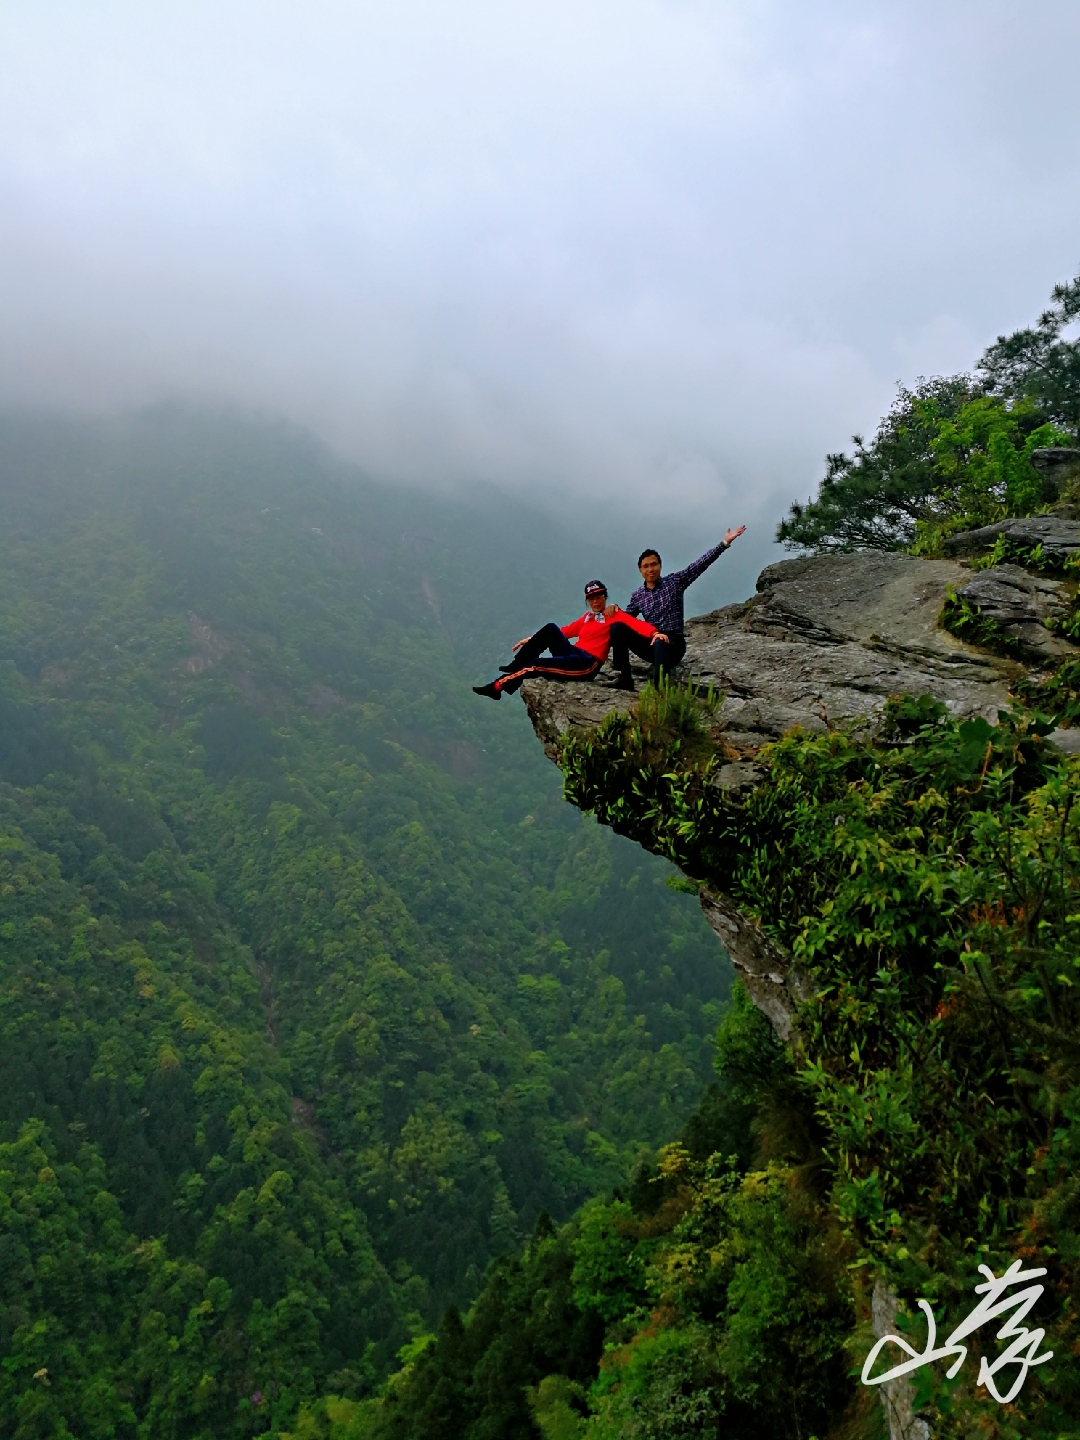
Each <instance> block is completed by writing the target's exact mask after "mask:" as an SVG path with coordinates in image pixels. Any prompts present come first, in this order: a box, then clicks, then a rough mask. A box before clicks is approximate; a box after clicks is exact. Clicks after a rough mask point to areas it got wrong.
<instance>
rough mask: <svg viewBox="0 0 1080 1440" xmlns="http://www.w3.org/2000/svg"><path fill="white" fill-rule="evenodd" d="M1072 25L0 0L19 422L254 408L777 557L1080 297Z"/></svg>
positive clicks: (757, 7)
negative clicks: (827, 459) (831, 483)
mask: <svg viewBox="0 0 1080 1440" xmlns="http://www.w3.org/2000/svg"><path fill="white" fill-rule="evenodd" d="M1078 41H1080V11H1078V10H1077V9H1076V7H1075V6H1073V5H1069V4H1066V3H1064V0H1061V3H1057V0H1045V3H1034V4H1030V5H1026V6H1023V7H1020V6H1017V5H1015V4H1009V3H1005V0H980V3H978V4H975V3H969V0H955V3H952V4H950V5H947V6H941V5H933V4H929V3H923V0H909V3H902V4H898V3H879V4H876V5H874V6H872V7H868V6H865V5H859V4H853V3H844V0H825V3H817V4H813V5H805V4H799V3H795V0H777V3H750V0H741V3H740V0H735V3H732V0H726V3H717V0H711V3H698V0H683V3H658V0H620V3H618V4H615V3H612V0H588V3H584V4H582V3H572V4H571V3H565V0H547V3H545V4H543V5H539V4H526V5H516V6H505V5H498V4H495V3H492V0H462V3H459V4H456V5H452V6H451V5H446V4H433V3H430V0H399V3H397V4H395V5H393V6H382V5H379V6H377V5H373V4H368V3H349V4H346V3H341V0H308V3H305V4H303V5H301V4H298V3H295V0H293V3H288V0H260V3H258V4H256V3H254V0H226V3H224V4H223V3H221V0H215V3H213V4H211V3H209V0H185V3H184V4H182V5H181V4H176V3H165V4H159V5H155V6H152V7H147V6H143V5H137V4H132V3H125V0H115V3H105V0H98V3H92V4H89V5H80V6H74V5H70V4H62V3H58V0H38V3H36V4H34V5H33V6H27V5H18V4H8V5H6V6H4V7H3V9H2V10H0V81H2V83H0V197H2V200H0V203H2V205H3V208H4V213H5V224H4V226H3V227H2V231H0V256H2V275H0V287H2V288H0V304H2V306H3V313H4V317H5V318H4V326H3V335H4V338H3V343H2V353H0V401H2V402H3V403H5V404H8V405H10V404H16V405H18V404H25V403H29V404H32V405H34V406H45V407H59V408H65V407H69V408H76V409H90V410H98V411H111V410H115V409H120V408H125V407H128V408H130V407H134V406H140V405H144V404H148V403H154V402H157V401H160V400H162V399H165V398H180V399H181V400H185V401H194V402H198V403H204V402H211V403H213V404H220V403H228V404H232V403H239V404H240V405H242V406H246V407H256V408H260V409H263V410H265V411H268V412H270V413H271V414H281V415H284V416H286V417H288V418H290V419H292V420H294V421H297V422H299V423H301V424H304V425H307V426H310V427H311V428H313V429H314V430H315V431H316V432H317V433H318V434H320V435H321V436H323V437H324V438H325V439H327V440H328V441H329V442H330V443H331V444H332V445H334V446H335V447H337V448H338V449H340V450H341V451H342V452H344V453H345V454H346V455H347V456H349V457H350V458H352V459H355V460H357V461H359V462H360V463H361V464H363V465H364V466H365V467H366V468H367V469H368V470H369V471H370V472H371V473H372V474H374V475H377V476H379V477H382V478H385V479H389V480H402V481H409V482H414V483H421V484H424V485H435V486H446V485H455V484H458V483H460V482H463V481H471V480H482V481H486V482H493V483H495V484H497V485H499V486H503V487H506V488H507V489H511V490H515V491H518V492H528V493H530V494H531V496H532V497H533V498H534V500H536V501H538V502H540V503H542V504H544V505H552V506H553V505H556V504H560V503H572V502H571V497H572V496H573V495H574V493H575V492H580V489H581V487H582V486H586V487H589V488H590V489H594V487H596V486H598V485H602V486H608V485H615V486H617V487H618V493H619V494H620V496H621V497H622V499H623V501H624V503H625V506H626V508H627V510H628V512H629V514H630V515H631V516H637V515H641V514H644V515H651V514H655V513H656V510H657V506H658V498H659V497H662V498H663V501H664V503H665V504H670V503H678V504H679V505H680V506H682V507H683V509H684V513H685V519H686V531H685V534H686V537H687V538H686V544H687V545H689V544H690V543H691V541H690V538H689V537H690V536H691V535H692V532H693V531H694V530H695V529H696V528H697V527H698V526H702V525H703V526H710V527H711V526H714V525H715V523H716V517H717V516H720V517H722V518H723V519H730V520H732V521H735V520H744V519H745V520H747V521H749V522H751V524H752V526H753V525H754V522H757V524H756V527H755V528H756V544H757V545H758V546H759V547H764V546H765V544H766V542H767V539H768V538H769V536H770V535H771V529H772V525H773V523H774V522H775V517H776V515H777V513H778V511H779V510H780V509H781V508H782V507H783V506H784V505H786V503H787V502H788V501H789V500H790V499H792V498H795V497H804V496H805V495H807V494H808V493H809V492H810V490H811V489H812V487H813V485H814V483H815V481H816V479H817V478H818V476H819V474H820V471H821V457H822V455H823V453H824V452H825V451H826V450H829V449H836V448H839V447H841V446H842V445H844V444H845V443H846V440H847V437H848V436H849V435H850V433H851V432H852V431H853V430H856V429H863V428H868V427H872V425H873V423H874V421H875V418H876V417H877V416H878V415H879V414H880V413H881V412H882V410H883V408H884V407H885V406H886V405H887V403H888V401H889V398H890V394H891V391H892V387H893V385H894V383H895V382H896V380H897V379H900V378H903V379H907V380H911V379H913V378H914V377H915V376H917V375H919V374H920V373H927V374H929V373H934V372H935V371H939V370H943V369H956V368H959V367H963V366H965V365H969V364H971V363H972V362H973V361H974V359H975V358H976V357H977V356H978V354H979V352H980V351H981V349H982V348H983V346H984V345H985V344H986V343H987V342H988V341H990V340H992V339H993V337H994V335H995V334H997V333H998V332H999V331H1001V330H1002V329H1003V328H1008V327H1011V326H1012V325H1014V324H1020V323H1023V322H1025V321H1027V320H1028V319H1030V318H1031V317H1032V316H1033V315H1034V314H1036V313H1037V312H1038V310H1039V308H1040V307H1041V305H1042V304H1043V302H1044V300H1045V297H1046V296H1047V294H1048V292H1049V289H1050V286H1051V285H1052V283H1053V282H1054V281H1056V280H1061V279H1064V278H1067V277H1068V276H1069V275H1070V274H1072V273H1074V272H1075V270H1076V268H1077V262H1078V259H1080V239H1078V233H1080V226H1078V222H1080V185H1078V184H1077V178H1078V176H1077V171H1078V167H1080V161H1078V154H1077V149H1076V144H1075V138H1076V133H1077V121H1078V119H1080V87H1077V85H1076V83H1075V76H1076V69H1077V60H1076V55H1077V53H1078V44H1077V42H1078ZM587 509H588V510H589V511H591V513H590V514H587V516H586V518H583V519H582V521H581V523H583V524H585V525H595V524H599V523H600V520H601V510H600V507H596V506H591V507H587ZM665 523H666V522H665ZM671 523H672V525H674V522H671ZM665 533H675V532H674V530H672V529H670V527H669V529H668V530H667V531H665ZM681 534H682V532H680V535H681ZM752 540H754V535H753V533H752V535H751V537H750V540H748V542H747V545H746V547H745V549H746V552H747V563H749V560H750V558H751V554H752V553H753V554H755V555H757V554H759V553H760V552H759V551H753V548H752V545H751V543H750V541H752ZM679 543H680V544H681V543H683V542H682V539H681V538H680V540H679ZM734 573H735V572H734V571H732V572H731V574H732V575H734Z"/></svg>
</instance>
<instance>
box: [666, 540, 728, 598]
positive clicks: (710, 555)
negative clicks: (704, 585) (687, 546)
mask: <svg viewBox="0 0 1080 1440" xmlns="http://www.w3.org/2000/svg"><path fill="white" fill-rule="evenodd" d="M745 529H746V526H745V525H740V526H739V528H738V529H737V530H728V531H727V532H726V533H725V535H724V538H723V540H721V541H720V544H719V545H714V546H713V547H712V549H711V550H706V551H705V554H704V555H702V556H700V557H699V558H698V559H697V560H694V561H693V562H692V563H691V564H689V565H687V567H686V569H685V570H676V571H675V573H674V574H673V575H671V576H670V577H669V578H670V579H672V580H674V581H675V582H676V584H677V585H678V586H679V589H680V590H685V589H686V587H687V586H688V585H692V584H693V583H694V581H695V580H696V579H697V578H698V576H699V575H703V574H704V573H705V571H706V570H707V569H708V568H709V566H710V565H711V564H712V563H713V561H714V560H719V558H720V556H721V555H722V554H723V553H724V551H725V550H728V549H730V547H731V544H732V542H733V541H735V540H737V539H738V538H739V536H740V535H741V534H742V533H743V531H744V530H745Z"/></svg>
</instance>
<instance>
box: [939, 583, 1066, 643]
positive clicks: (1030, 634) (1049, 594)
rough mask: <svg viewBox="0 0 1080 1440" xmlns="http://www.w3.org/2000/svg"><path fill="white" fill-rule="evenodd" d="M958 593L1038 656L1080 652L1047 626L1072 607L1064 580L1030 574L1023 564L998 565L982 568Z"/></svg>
mask: <svg viewBox="0 0 1080 1440" xmlns="http://www.w3.org/2000/svg"><path fill="white" fill-rule="evenodd" d="M957 594H958V595H959V596H960V597H961V598H962V599H964V600H967V601H968V602H969V604H971V605H975V606H977V607H978V609H979V611H980V612H981V613H982V615H983V616H984V617H985V618H986V619H988V620H993V621H995V622H996V623H997V624H998V625H1000V626H1001V628H1002V629H1003V630H1004V631H1005V633H1006V634H1007V635H1009V636H1011V637H1012V638H1013V639H1014V640H1017V641H1019V642H1020V644H1021V645H1023V647H1024V649H1025V650H1026V651H1027V652H1028V653H1029V654H1030V655H1031V656H1032V658H1034V659H1049V660H1053V659H1058V658H1059V657H1063V656H1065V655H1070V654H1072V655H1075V654H1076V653H1077V652H1076V648H1075V646H1073V645H1070V644H1069V642H1068V641H1067V640H1062V639H1060V638H1059V637H1058V636H1056V635H1053V634H1051V633H1050V631H1049V630H1047V628H1046V622H1047V621H1048V620H1052V619H1056V618H1058V617H1059V616H1063V615H1064V614H1065V612H1066V610H1067V608H1068V601H1069V594H1068V587H1067V586H1066V585H1065V584H1064V583H1063V582H1062V581H1060V580H1047V579H1045V578H1043V577H1042V576H1040V575H1030V574H1028V572H1027V571H1026V570H1024V569H1023V568H1022V567H1021V566H1020V565H995V566H994V568H993V569H992V570H982V571H980V573H979V574H978V575H976V576H975V578H974V580H972V581H970V582H969V583H968V584H967V585H965V586H964V588H963V589H962V590H959V591H957Z"/></svg>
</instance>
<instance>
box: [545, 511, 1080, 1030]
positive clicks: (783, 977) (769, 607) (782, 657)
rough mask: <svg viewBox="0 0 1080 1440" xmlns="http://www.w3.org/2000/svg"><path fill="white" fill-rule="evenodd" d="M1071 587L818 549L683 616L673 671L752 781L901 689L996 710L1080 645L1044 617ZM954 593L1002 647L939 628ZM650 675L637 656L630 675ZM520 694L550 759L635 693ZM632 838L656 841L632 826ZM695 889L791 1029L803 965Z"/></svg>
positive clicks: (969, 715) (1062, 525)
mask: <svg viewBox="0 0 1080 1440" xmlns="http://www.w3.org/2000/svg"><path fill="white" fill-rule="evenodd" d="M1058 531H1060V532H1061V533H1060V534H1058V533H1057V532H1058ZM973 535H974V536H976V537H977V539H979V540H982V539H983V538H984V537H982V536H981V535H979V534H978V532H973ZM1055 539H1056V540H1057V542H1058V544H1059V547H1060V546H1065V547H1066V549H1067V550H1068V553H1069V554H1072V553H1074V552H1075V550H1076V548H1077V547H1080V525H1078V524H1077V523H1076V522H1072V521H1064V520H1063V521H1059V522H1058V523H1057V526H1056V530H1055ZM953 548H954V549H955V550H962V549H963V548H964V545H963V537H956V539H955V540H954V541H953ZM972 548H974V547H972ZM1072 588H1073V587H1071V586H1070V585H1069V584H1068V583H1067V582H1066V581H1064V580H1060V579H1047V578H1044V577H1041V576H1039V575H1032V574H1029V573H1028V572H1027V571H1026V570H1025V569H1024V568H1023V567H1021V566H1017V565H1012V564H1001V565H997V566H994V567H991V568H984V569H982V570H979V571H975V572H973V570H972V568H971V566H970V564H969V563H968V562H966V561H965V560H963V559H957V558H952V559H937V560H928V559H919V558H916V557H914V556H910V555H902V554H897V553H889V552H866V551H863V552H857V553H854V554H846V555H818V556H811V557H805V558H798V559H792V560H782V561H780V562H779V563H777V564H774V565H770V566H768V567H767V568H766V569H765V570H763V571H762V573H761V575H760V576H759V577H758V581H757V593H756V594H755V595H754V596H752V597H751V598H750V599H749V600H746V601H744V602H742V603H740V604H735V605H727V606H725V607H723V608H722V609H720V610H715V611H712V612H711V613H710V614H707V615H700V616H698V617H696V618H695V619H693V620H691V621H690V622H689V624H688V626H687V654H686V660H685V662H684V665H683V667H682V669H681V672H680V675H681V677H682V678H689V677H693V678H694V679H696V680H698V681H699V682H700V683H701V684H703V685H708V686H712V687H714V689H715V690H716V691H717V692H719V693H720V695H722V697H723V700H722V704H721V705H720V706H719V708H718V709H717V711H716V713H715V717H714V719H713V722H712V727H711V728H712V734H713V738H714V740H715V743H716V747H717V750H718V751H719V753H720V755H721V757H722V762H723V763H721V764H720V765H719V766H718V768H717V769H716V772H715V776H714V779H713V782H712V783H714V784H716V785H718V786H719V787H720V788H721V789H723V790H727V791H729V792H732V793H733V794H736V795H737V794H740V793H745V792H746V791H747V790H750V789H752V788H753V787H754V786H755V785H756V783H757V781H758V780H759V778H760V776H761V774H762V773H763V772H762V768H761V766H760V765H759V763H758V762H757V759H756V757H757V755H758V752H759V751H760V749H761V747H762V746H763V745H766V744H768V743H769V742H771V741H775V740H778V739H779V738H780V737H781V736H782V735H783V734H785V733H786V732H788V731H790V730H791V729H792V728H793V727H796V726H798V727H800V729H801V730H803V731H804V732H810V733H815V732H816V733H824V732H826V731H828V730H830V729H832V728H833V727H835V726H837V725H838V724H841V723H850V722H852V721H858V720H861V719H865V720H867V721H868V722H871V721H873V720H874V719H875V718H876V717H878V716H880V715H881V713H882V711H883V710H884V708H885V705H886V703H887V701H888V700H889V699H890V698H891V697H894V696H899V695H910V696H916V697H918V696H924V695H928V696H931V697H932V698H933V699H934V700H937V701H939V702H941V703H943V704H944V705H945V707H946V709H947V711H948V712H949V714H950V715H952V716H953V717H954V718H955V719H958V720H970V719H977V718H981V719H983V720H986V721H988V722H990V723H991V724H992V723H994V722H995V721H996V719H997V715H998V712H999V711H1001V710H1004V709H1007V708H1008V706H1009V704H1010V686H1011V685H1012V684H1013V683H1014V682H1015V681H1016V680H1017V679H1019V678H1020V677H1022V676H1025V675H1028V674H1031V673H1033V671H1034V669H1035V668H1036V667H1038V665H1039V664H1041V663H1044V662H1047V661H1051V660H1056V659H1059V658H1063V657H1067V656H1069V655H1076V656H1080V649H1078V648H1077V647H1076V646H1074V645H1072V644H1071V643H1070V642H1069V641H1068V640H1066V639H1063V638H1061V637H1060V636H1059V635H1057V634H1054V633H1053V632H1052V630H1051V629H1048V628H1047V621H1048V620H1052V619H1053V618H1054V617H1055V616H1059V615H1061V614H1064V613H1065V612H1066V610H1067V608H1068V605H1069V601H1070V598H1071V591H1072ZM953 597H959V598H960V599H961V600H965V601H967V602H968V604H969V606H970V607H971V609H972V611H973V612H974V613H976V614H978V615H979V616H980V617H982V618H983V619H984V620H985V621H987V622H989V623H992V624H994V625H995V626H996V627H997V631H998V632H999V633H1000V635H1001V636H1003V637H1004V639H1005V640H1006V642H1007V645H1006V646H1005V649H1006V653H1005V654H998V653H992V652H991V651H989V650H987V649H983V648H981V647H979V646H977V645H974V644H969V643H966V642H965V641H964V640H962V639H959V638H957V637H956V636H955V635H953V634H951V633H949V631H948V630H946V629H944V628H943V626H942V624H941V618H942V614H943V611H944V610H945V608H946V604H947V602H949V601H950V600H953ZM953 603H955V600H953ZM1009 650H1011V651H1012V653H1011V654H1010V653H1008V652H1009ZM1018 657H1023V658H1018ZM647 674H648V670H647V667H646V666H644V665H641V666H640V667H639V669H638V678H639V681H641V680H644V679H645V677H646V676H647ZM521 693H522V698H523V699H524V701H525V705H526V708H527V709H528V712H529V718H530V720H531V721H532V724H533V728H534V729H535V731H536V733H537V735H538V737H539V738H540V740H541V741H542V743H543V745H544V747H545V750H546V751H547V753H548V755H549V756H550V757H551V758H552V759H553V760H557V759H558V757H559V753H560V747H561V743H562V740H563V737H564V736H565V735H566V734H567V733H568V732H575V731H577V732H581V731H587V730H589V729H592V728H595V727H596V726H598V725H599V724H600V723H601V722H602V721H603V720H604V719H605V718H606V717H607V716H608V715H610V714H612V713H613V712H617V713H626V712H628V711H630V710H631V708H632V707H633V706H634V704H635V703H636V701H635V696H634V695H632V694H630V693H628V692H626V691H621V690H617V689H616V688H615V676H614V674H613V673H611V672H610V670H605V671H602V672H601V674H600V676H599V677H598V678H597V679H596V680H593V681H591V682H588V683H582V684H574V683H571V684H555V683H552V682H550V681H544V680H532V681H529V682H527V683H526V684H525V685H524V686H523V687H522V692H521ZM1051 738H1052V739H1053V740H1054V741H1055V742H1057V743H1059V744H1060V746H1061V748H1063V749H1068V750H1073V749H1076V748H1080V747H1078V746H1077V745H1076V743H1075V742H1076V741H1078V740H1080V731H1071V730H1070V731H1061V730H1058V731H1055V732H1054V733H1053V736H1052V737H1051ZM615 828H616V829H618V828H619V826H618V825H617V824H616V826H615ZM633 835H634V838H635V839H637V840H638V841H639V842H640V843H642V844H644V845H645V846H646V848H652V847H651V846H650V845H649V841H648V836H647V835H646V836H643V834H642V832H641V829H640V828H637V829H635V830H634V832H633ZM699 891H700V898H701V904H702V908H703V910H704V912H705V915H706V918H707V919H708V921H709V923H710V925H711V926H712V927H713V929H714V930H715V931H716V933H717V935H718V936H719V937H720V939H721V941H722V943H723V945H724V947H725V949H726V950H727V952H728V954H729V955H730V957H731V959H732V962H733V964H734V965H735V967H736V969H737V970H738V971H739V972H740V974H741V976H742V978H743V981H744V983H745V984H746V986H747V989H748V990H749V992H750V994H751V995H752V997H753V999H754V1001H755V1003H756V1004H757V1005H758V1007H759V1008H760V1009H761V1010H762V1011H763V1012H764V1013H765V1014H766V1015H767V1016H768V1017H769V1019H770V1021H771V1022H772V1024H773V1027H774V1029H775V1030H776V1032H777V1034H778V1035H779V1036H780V1038H781V1039H784V1040H786V1039H788V1038H789V1035H790V1033H791V1027H792V1022H793V1016H794V1009H795V1004H796V1003H797V1001H798V1000H799V999H800V998H801V996H802V994H803V993H804V990H805V984H804V982H803V980H802V979H801V977H800V974H799V972H798V969H797V967H795V966H793V965H792V963H791V959H790V957H789V956H788V955H786V954H785V953H784V952H783V950H782V949H781V948H780V947H779V946H778V945H777V944H776V942H775V941H774V940H772V939H771V938H770V937H769V936H768V935H767V934H766V933H765V932H764V931H763V930H762V929H761V927H760V926H759V925H758V924H756V923H755V922H754V921H753V920H752V919H750V918H749V917H748V916H747V915H746V914H744V913H743V912H742V911H741V910H740V909H739V907H738V906H736V905H735V903H734V902H733V901H732V900H731V898H730V897H729V896H728V895H727V893H726V892H725V891H724V890H722V889H719V888H716V887H715V886H714V885H712V884H710V883H705V884H702V883H700V878H699Z"/></svg>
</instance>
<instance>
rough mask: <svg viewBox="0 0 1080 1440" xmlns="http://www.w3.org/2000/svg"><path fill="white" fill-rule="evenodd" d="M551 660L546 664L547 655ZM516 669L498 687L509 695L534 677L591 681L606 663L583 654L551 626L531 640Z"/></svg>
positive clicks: (527, 642)
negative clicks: (545, 654)
mask: <svg viewBox="0 0 1080 1440" xmlns="http://www.w3.org/2000/svg"><path fill="white" fill-rule="evenodd" d="M545 650H546V651H547V652H548V654H549V655H550V657H551V658H550V659H548V660H543V659H541V656H542V655H543V653H544V651H545ZM514 661H515V664H514V668H513V670H511V671H510V673H509V674H508V675H504V676H502V677H501V678H500V679H499V680H496V682H495V683H496V685H497V686H498V687H499V689H500V690H502V691H504V692H505V693H506V694H507V695H513V693H514V691H515V690H520V689H521V685H522V681H524V680H527V679H528V678H529V676H530V675H544V676H546V677H547V679H549V680H591V679H592V677H593V676H594V675H595V674H596V672H597V671H598V670H599V669H600V666H601V665H602V664H603V663H604V662H603V661H602V660H598V659H597V658H596V656H595V655H588V654H586V652H585V651H584V650H579V649H578V648H577V646H576V645H571V643H570V641H569V640H568V639H567V638H566V636H565V635H564V634H563V633H562V631H561V630H560V629H559V627H558V625H554V624H548V625H544V626H542V627H541V629H539V630H537V632H536V634H535V635H532V636H530V637H529V639H528V640H526V641H525V644H524V645H522V647H521V649H520V650H519V651H518V652H517V654H516V655H515V656H514Z"/></svg>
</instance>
